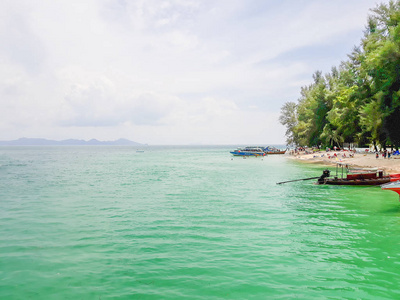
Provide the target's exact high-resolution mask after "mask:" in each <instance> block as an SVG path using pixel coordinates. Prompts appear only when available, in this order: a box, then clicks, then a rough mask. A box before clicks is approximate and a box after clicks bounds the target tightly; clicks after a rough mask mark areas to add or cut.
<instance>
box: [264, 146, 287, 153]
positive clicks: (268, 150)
mask: <svg viewBox="0 0 400 300" xmlns="http://www.w3.org/2000/svg"><path fill="white" fill-rule="evenodd" d="M264 151H265V152H266V153H267V154H285V153H286V150H280V149H278V148H275V147H266V148H265V149H264Z"/></svg>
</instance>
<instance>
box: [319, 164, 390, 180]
mask: <svg viewBox="0 0 400 300" xmlns="http://www.w3.org/2000/svg"><path fill="white" fill-rule="evenodd" d="M339 167H341V176H339V175H340V172H339V169H340V168H339ZM326 171H328V172H326ZM353 172H354V171H353ZM388 182H390V175H384V173H383V170H377V169H369V170H368V169H364V170H358V171H357V172H354V173H352V172H351V170H350V169H349V168H348V166H347V165H345V164H341V163H338V164H337V165H336V176H334V177H330V173H329V170H325V171H324V173H323V174H322V176H321V177H320V178H318V181H317V184H330V185H382V184H385V183H388Z"/></svg>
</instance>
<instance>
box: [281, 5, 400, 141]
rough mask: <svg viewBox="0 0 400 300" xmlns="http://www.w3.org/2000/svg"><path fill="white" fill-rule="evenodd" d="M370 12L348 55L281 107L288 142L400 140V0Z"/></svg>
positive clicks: (318, 74) (316, 77)
mask: <svg viewBox="0 0 400 300" xmlns="http://www.w3.org/2000/svg"><path fill="white" fill-rule="evenodd" d="M371 12H372V13H371V15H370V16H369V17H368V20H367V25H366V29H365V31H364V36H363V37H362V39H361V43H360V45H359V46H358V47H355V48H354V49H353V51H352V52H351V53H350V54H349V55H348V60H347V61H344V62H342V63H341V64H340V66H338V67H333V68H332V70H331V72H330V73H328V74H325V75H323V74H322V73H321V72H320V71H317V72H315V73H314V75H313V82H312V83H311V84H310V85H308V86H304V87H302V88H301V92H300V98H299V99H298V101H297V103H295V102H287V103H285V104H284V106H283V107H282V109H281V117H280V119H279V120H280V122H281V123H282V124H283V125H285V126H286V128H287V131H286V137H287V140H286V142H287V143H288V144H293V145H301V146H306V145H308V146H315V145H324V146H339V147H342V146H343V143H357V144H374V145H381V146H382V147H384V148H385V147H386V145H391V146H394V147H396V148H398V146H399V145H400V0H397V1H389V2H388V3H387V4H379V5H377V6H376V7H375V8H373V9H371Z"/></svg>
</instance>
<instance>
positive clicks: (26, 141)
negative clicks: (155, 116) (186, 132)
mask: <svg viewBox="0 0 400 300" xmlns="http://www.w3.org/2000/svg"><path fill="white" fill-rule="evenodd" d="M86 145H89V146H92V145H93V146H105V145H110V146H143V145H144V144H140V143H137V142H133V141H130V140H127V139H119V140H116V141H99V140H96V139H91V140H89V141H85V140H74V139H68V140H62V141H54V140H47V139H35V138H20V139H18V140H13V141H0V146H86Z"/></svg>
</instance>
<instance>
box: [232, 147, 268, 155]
mask: <svg viewBox="0 0 400 300" xmlns="http://www.w3.org/2000/svg"><path fill="white" fill-rule="evenodd" d="M230 153H231V154H232V155H234V156H265V155H267V154H266V153H265V151H264V149H263V148H262V147H245V148H238V149H236V150H234V151H231V152H230Z"/></svg>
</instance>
